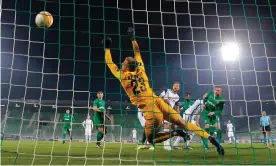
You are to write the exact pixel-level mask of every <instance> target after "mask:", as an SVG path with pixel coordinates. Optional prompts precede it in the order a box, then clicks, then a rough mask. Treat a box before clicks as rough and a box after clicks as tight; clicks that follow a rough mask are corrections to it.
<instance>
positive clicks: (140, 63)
mask: <svg viewBox="0 0 276 166" xmlns="http://www.w3.org/2000/svg"><path fill="white" fill-rule="evenodd" d="M127 33H128V35H129V37H130V39H131V41H132V48H133V51H134V58H135V59H136V61H137V63H138V66H139V67H140V68H142V69H144V70H145V66H144V62H143V60H142V57H141V53H140V48H139V45H138V43H137V41H136V40H135V31H134V29H133V28H128V30H127Z"/></svg>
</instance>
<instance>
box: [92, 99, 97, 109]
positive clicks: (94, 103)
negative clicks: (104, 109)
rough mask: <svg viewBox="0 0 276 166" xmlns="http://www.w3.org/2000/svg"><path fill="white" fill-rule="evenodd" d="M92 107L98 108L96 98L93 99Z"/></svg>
mask: <svg viewBox="0 0 276 166" xmlns="http://www.w3.org/2000/svg"><path fill="white" fill-rule="evenodd" d="M93 107H97V108H98V103H97V100H94V101H93Z"/></svg>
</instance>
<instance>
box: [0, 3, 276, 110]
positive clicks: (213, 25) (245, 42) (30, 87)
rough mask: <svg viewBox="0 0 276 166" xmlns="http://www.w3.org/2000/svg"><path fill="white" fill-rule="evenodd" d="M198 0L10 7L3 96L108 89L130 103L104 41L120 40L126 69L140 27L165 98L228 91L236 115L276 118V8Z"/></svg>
mask: <svg viewBox="0 0 276 166" xmlns="http://www.w3.org/2000/svg"><path fill="white" fill-rule="evenodd" d="M189 1H190V3H187V2H176V3H174V2H167V1H163V0H162V1H160V0H148V2H147V3H146V1H145V0H132V1H130V0H118V1H116V0H108V1H107V0H106V1H105V2H104V4H103V0H76V1H75V3H74V1H73V0H60V1H57V0H51V1H43V0H41V1H37V0H17V1H15V0H3V1H2V3H3V4H2V8H3V10H2V17H1V23H2V24H1V31H2V32H1V91H2V93H1V98H2V99H3V98H4V99H5V98H6V99H7V98H8V96H9V97H10V99H20V98H24V96H25V97H26V98H25V99H39V98H40V97H42V100H55V99H56V98H57V96H58V100H72V98H74V99H75V100H86V101H88V100H90V99H89V92H90V93H91V97H92V96H93V97H94V96H95V92H97V91H99V90H103V91H105V93H106V99H107V100H123V101H125V100H127V97H126V96H125V95H123V96H122V98H121V95H120V93H122V94H124V92H123V91H122V88H121V87H120V84H119V81H117V80H116V79H114V77H113V76H112V75H111V73H110V71H109V70H108V68H106V65H105V63H104V50H103V46H102V44H101V40H102V38H103V36H104V35H108V36H110V37H111V38H112V40H113V43H112V55H113V60H114V62H116V63H117V64H120V63H121V62H122V60H123V59H124V58H125V57H126V56H130V55H132V54H133V52H132V47H131V42H130V40H129V39H128V37H127V35H126V30H127V27H135V29H136V34H137V40H138V42H139V44H140V47H141V50H142V52H143V55H142V56H143V60H144V62H145V64H146V65H147V67H146V70H147V74H148V76H149V78H150V79H151V81H152V82H151V84H152V86H153V89H154V90H155V91H156V92H158V93H159V92H160V89H161V88H162V87H164V86H170V85H171V82H173V81H180V82H181V83H182V87H181V88H182V89H181V93H180V94H181V96H183V94H184V93H185V92H191V93H192V94H193V97H194V98H197V97H199V96H200V95H201V94H202V93H203V92H206V91H211V90H212V88H213V87H214V86H216V85H219V86H221V87H222V88H223V90H224V97H225V99H226V100H229V99H230V100H231V102H227V106H226V109H227V111H230V108H231V107H230V106H232V111H233V115H247V113H246V108H247V110H248V115H257V114H259V113H260V110H261V106H262V108H263V110H266V111H267V112H268V113H269V114H274V115H276V106H275V97H276V91H275V89H276V54H275V52H276V27H275V26H276V20H275V18H276V1H274V0H273V1H270V6H269V5H268V2H269V1H267V0H244V1H243V2H244V3H243V4H242V3H240V2H241V0H217V1H215V0H202V1H203V3H194V2H199V0H189ZM30 2H31V3H30ZM57 2H59V3H57ZM117 2H118V3H117ZM131 2H132V4H131ZM255 2H256V4H255ZM40 11H48V12H50V13H51V14H52V15H53V16H54V23H53V25H52V27H50V28H49V29H40V28H37V27H36V25H35V22H34V18H35V16H36V14H37V13H39V12H40ZM235 40H236V42H237V43H238V44H239V47H240V54H241V57H240V61H238V62H234V63H229V64H227V63H225V62H223V61H222V60H221V57H220V50H219V48H220V47H221V44H222V42H232V41H235ZM12 64H13V65H12ZM11 73H12V75H11ZM164 73H165V74H164ZM10 80H11V84H10ZM18 85H20V86H18ZM273 87H274V88H273ZM25 88H27V91H26V95H25ZM73 90H74V91H73ZM9 92H10V95H9Z"/></svg>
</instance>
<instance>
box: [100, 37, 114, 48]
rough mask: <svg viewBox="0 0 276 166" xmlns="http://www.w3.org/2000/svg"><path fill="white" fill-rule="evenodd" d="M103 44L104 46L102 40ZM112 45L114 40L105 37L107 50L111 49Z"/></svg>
mask: <svg viewBox="0 0 276 166" xmlns="http://www.w3.org/2000/svg"><path fill="white" fill-rule="evenodd" d="M102 43H103V44H104V40H102ZM111 43H112V39H111V38H110V37H109V36H106V37H105V48H109V45H110V44H111Z"/></svg>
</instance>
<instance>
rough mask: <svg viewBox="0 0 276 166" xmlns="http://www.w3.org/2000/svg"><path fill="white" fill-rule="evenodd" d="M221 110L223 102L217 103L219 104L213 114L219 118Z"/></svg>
mask: <svg viewBox="0 0 276 166" xmlns="http://www.w3.org/2000/svg"><path fill="white" fill-rule="evenodd" d="M223 108H224V101H219V103H218V104H217V109H216V111H215V114H216V115H217V116H219V115H220V114H221V113H222V112H223Z"/></svg>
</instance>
